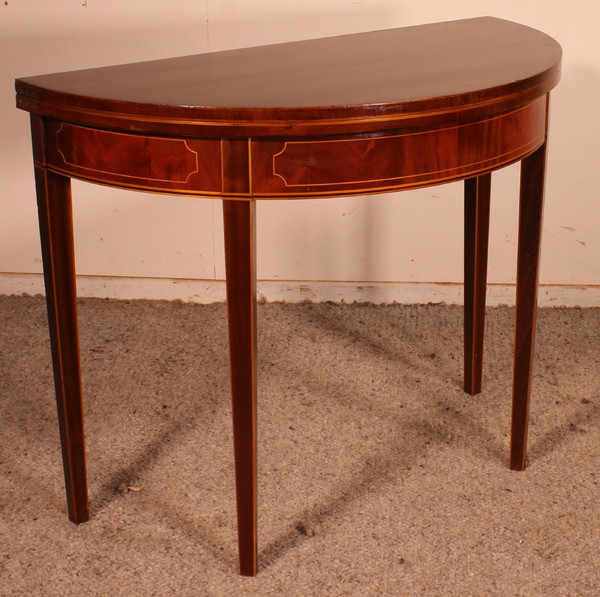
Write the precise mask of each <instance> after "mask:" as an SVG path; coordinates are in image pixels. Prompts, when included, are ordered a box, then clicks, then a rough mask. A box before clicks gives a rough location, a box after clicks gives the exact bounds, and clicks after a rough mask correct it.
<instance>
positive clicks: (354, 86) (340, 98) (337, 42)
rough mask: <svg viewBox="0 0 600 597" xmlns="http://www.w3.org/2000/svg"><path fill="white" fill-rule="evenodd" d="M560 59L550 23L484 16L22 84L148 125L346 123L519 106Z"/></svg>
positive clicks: (107, 116) (114, 120)
mask: <svg viewBox="0 0 600 597" xmlns="http://www.w3.org/2000/svg"><path fill="white" fill-rule="evenodd" d="M560 60H561V48H560V46H559V45H558V44H557V43H556V42H555V41H554V40H553V39H552V38H551V37H549V36H547V35H545V34H544V33H541V32H539V31H537V30H535V29H531V28H529V27H526V26H523V25H518V24H516V23H512V22H509V21H504V20H501V19H497V18H491V17H482V18H477V19H467V20H460V21H451V22H448V23H437V24H430V25H419V26H414V27H406V28H400V29H388V30H382V31H375V32H369V33H357V34H352V35H343V36H339V37H331V38H325V39H316V40H308V41H298V42H291V43H285V44H277V45H271V46H262V47H255V48H245V49H240V50H227V51H223V52H213V53H208V54H199V55H195V56H186V57H180V58H169V59H164V60H154V61H150V62H142V63H136V64H126V65H122V66H109V67H106V68H93V69H87V70H81V71H73V72H67V73H59V74H51V75H42V76H37V77H28V78H22V79H19V80H18V81H17V92H18V98H19V99H18V101H19V105H20V106H22V107H24V108H26V109H28V110H29V111H30V112H33V113H37V114H44V115H47V116H56V117H59V118H61V119H67V120H69V121H71V122H81V123H85V124H95V125H108V126H116V127H118V128H121V127H124V128H127V129H129V130H137V131H145V132H151V131H156V130H159V131H160V132H162V133H164V132H166V131H172V132H189V133H195V134H201V135H203V136H204V135H208V136H213V135H220V134H222V133H225V132H226V134H227V135H229V136H246V135H248V134H253V135H254V134H259V135H263V134H283V135H289V134H293V133H319V132H335V130H336V129H337V130H340V131H342V132H344V133H349V132H353V131H360V130H363V131H364V130H376V129H381V128H388V129H389V128H393V127H394V125H395V124H398V125H400V124H401V123H402V121H403V120H406V118H409V117H410V118H414V117H415V116H416V115H419V116H425V115H430V116H431V115H434V114H435V113H438V114H437V115H438V116H439V115H440V114H439V113H446V114H448V113H450V114H451V113H452V112H453V111H454V109H455V108H461V109H462V110H464V109H466V108H467V107H468V108H469V109H474V108H476V107H480V108H485V106H487V105H489V104H498V103H502V105H503V107H504V108H506V109H508V108H511V107H515V106H518V105H522V103H523V101H524V100H527V99H531V98H533V97H539V96H540V95H543V94H544V93H546V92H547V91H549V90H550V89H552V87H554V86H555V85H556V83H557V82H558V79H559V75H560ZM340 120H341V121H342V122H339V121H340ZM438 122H439V120H438ZM336 124H337V125H338V126H337V127H336ZM339 125H341V127H340V126H339ZM225 129H226V130H225Z"/></svg>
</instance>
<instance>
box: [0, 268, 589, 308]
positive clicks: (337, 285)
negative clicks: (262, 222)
mask: <svg viewBox="0 0 600 597" xmlns="http://www.w3.org/2000/svg"><path fill="white" fill-rule="evenodd" d="M77 292H78V294H79V296H82V297H99V298H113V299H154V300H180V301H184V302H194V303H214V302H221V301H224V300H225V282H224V281H222V280H192V279H175V278H129V277H109V276H78V277H77ZM0 294H17V295H18V294H30V295H34V294H44V279H43V276H42V275H41V274H8V273H7V274H0ZM258 298H259V300H262V301H267V302H274V301H285V302H289V303H297V302H301V301H310V302H324V301H332V302H345V303H352V302H355V301H356V302H371V303H378V304H385V303H403V304H418V303H447V304H457V305H461V304H462V303H463V286H462V284H458V283H431V282H335V281H331V282H328V281H287V280H286V281H282V280H261V281H259V282H258ZM514 303H515V286H514V284H488V287H487V299H486V304H487V305H489V306H495V305H514ZM538 304H539V305H540V306H542V307H548V306H556V307H600V286H598V285H589V286H575V285H550V284H548V285H545V284H542V285H540V289H539V299H538Z"/></svg>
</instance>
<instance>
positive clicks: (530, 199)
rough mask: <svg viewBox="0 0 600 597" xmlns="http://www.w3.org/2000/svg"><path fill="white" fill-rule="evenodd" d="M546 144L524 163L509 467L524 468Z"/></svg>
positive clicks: (518, 252) (518, 250)
mask: <svg viewBox="0 0 600 597" xmlns="http://www.w3.org/2000/svg"><path fill="white" fill-rule="evenodd" d="M545 170H546V143H545V142H544V144H543V145H542V146H541V147H540V148H539V149H537V150H536V151H535V152H533V153H532V154H531V155H529V156H528V157H526V158H525V159H524V160H522V162H521V189H520V200H519V240H518V249H517V304H516V322H515V354H514V370H513V401H512V424H511V449H510V468H511V469H513V470H523V469H524V468H525V455H526V448H527V427H528V419H529V399H530V395H531V371H532V364H533V345H534V339H535V320H536V311H537V291H538V276H539V267H540V248H541V240H542V215H543V203H544V178H545Z"/></svg>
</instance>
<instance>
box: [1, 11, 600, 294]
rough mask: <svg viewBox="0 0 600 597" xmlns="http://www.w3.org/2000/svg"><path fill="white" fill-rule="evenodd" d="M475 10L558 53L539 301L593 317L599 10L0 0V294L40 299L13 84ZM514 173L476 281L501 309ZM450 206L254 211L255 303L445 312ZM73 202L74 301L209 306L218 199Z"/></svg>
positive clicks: (27, 158)
mask: <svg viewBox="0 0 600 597" xmlns="http://www.w3.org/2000/svg"><path fill="white" fill-rule="evenodd" d="M484 14H489V15H494V16H499V17H503V18H508V19H512V20H515V21H518V22H521V23H524V24H527V25H531V26H534V27H536V28H538V29H541V30H543V31H545V32H547V33H549V34H550V35H552V36H554V37H555V38H556V39H557V40H558V41H559V42H560V43H561V44H562V46H563V49H564V52H565V58H564V63H563V80H562V82H561V83H560V85H559V87H558V88H557V90H556V91H555V92H554V95H553V101H552V111H551V144H550V153H549V174H548V180H547V194H546V197H547V203H546V206H547V207H546V215H545V226H544V240H543V243H544V244H543V263H542V274H541V282H542V283H543V284H545V285H548V286H547V287H546V288H545V290H544V292H543V293H542V298H544V300H545V301H546V302H549V303H555V304H557V303H558V304H574V303H582V304H597V305H600V289H599V287H600V201H599V200H598V199H599V197H598V191H597V185H596V177H595V173H596V171H597V169H598V165H597V161H598V156H599V154H600V152H599V148H600V117H599V116H598V113H597V106H599V105H600V35H598V23H600V3H598V2H597V0H574V1H573V2H569V3H567V2H564V0H545V1H544V2H541V1H533V0H530V1H526V2H523V0H519V1H517V0H502V1H500V0H497V1H492V0H457V1H456V2H453V3H443V2H439V0H436V1H433V0H420V1H419V2H415V1H409V0H362V1H361V0H326V1H324V0H304V2H291V1H289V0H254V1H252V2H244V1H242V0H169V1H168V2H167V1H166V0H145V1H144V2H141V1H140V0H128V2H123V1H122V0H87V2H85V1H84V0H52V1H48V0H8V2H5V0H0V52H1V55H2V60H1V61H0V81H1V83H2V84H1V85H0V139H1V140H2V142H1V144H0V180H1V181H2V182H1V186H0V293H3V292H4V293H6V292H37V291H39V290H40V288H41V287H42V286H41V278H40V276H39V273H40V271H41V265H40V253H39V242H38V237H37V223H36V212H35V205H34V203H35V199H34V188H33V176H32V170H31V165H30V163H31V155H30V147H29V136H28V135H29V132H28V117H27V115H26V114H25V113H23V112H20V111H18V110H16V109H15V108H14V92H13V79H14V78H15V77H16V76H24V75H32V74H39V73H43V72H53V71H60V70H70V69H76V68H85V67H91V66H98V65H105V64H113V63H120V62H132V61H138V60H145V59H152V58H157V57H162V56H176V55H181V54H190V53H198V52H205V51H216V50H222V49H226V48H232V47H241V46H250V45H258V44H263V43H274V42H279V41H284V40H293V39H303V38H311V37H320V36H326V35H334V34H341V33H349V32H355V31H363V30H372V29H382V28H389V27H397V26H403V25H411V24H417V23H424V22H431V21H441V20H448V19H456V18H463V17H472V16H479V15H484ZM517 177H518V168H517V167H515V166H513V167H509V168H507V169H505V170H504V171H501V172H498V173H496V174H494V186H493V208H492V224H491V226H492V227H491V244H490V271H489V280H490V282H492V283H493V284H495V285H497V286H496V290H494V288H493V287H492V288H491V290H490V292H491V294H493V293H494V292H496V294H497V296H499V297H501V298H500V299H498V300H499V301H500V302H510V301H511V300H512V299H511V296H512V295H511V292H512V289H511V287H510V285H511V284H512V283H513V282H514V271H515V265H514V264H515V251H516V246H515V245H516V209H517V200H516V199H517V197H516V196H517ZM461 193H462V187H461V185H460V184H451V185H446V186H441V187H433V188H430V189H424V190H420V191H415V192H405V193H402V194H390V195H383V196H377V197H362V198H348V199H327V200H320V201H319V200H314V201H313V200H305V201H297V202H281V203H277V202H264V203H262V204H261V205H260V207H259V212H258V217H259V220H258V234H259V240H258V247H259V249H258V258H259V277H260V278H261V279H264V280H266V282H265V283H264V284H263V285H262V287H261V288H262V291H263V293H264V294H265V295H266V296H267V298H269V299H277V298H288V299H292V300H294V299H296V298H301V297H303V296H309V297H313V298H317V299H318V298H333V299H340V298H344V299H346V300H352V299H353V298H357V297H358V298H367V299H369V298H370V299H375V300H378V299H382V300H391V299H395V300H400V301H403V300H405V301H414V300H436V299H439V298H446V299H447V300H455V299H457V300H458V299H459V297H460V283H461V280H462V199H461ZM74 196H75V214H76V241H77V262H78V271H79V272H80V273H81V274H85V276H87V277H84V278H82V279H81V280H80V290H81V292H82V293H84V294H96V295H100V296H104V295H105V296H148V297H156V298H158V297H166V298H176V297H179V298H184V299H187V298H194V299H195V300H211V299H212V298H214V297H217V298H218V297H220V296H221V295H222V285H221V284H220V283H218V282H215V280H219V279H222V278H223V275H224V273H223V250H222V236H221V235H222V230H221V228H220V226H221V206H220V203H219V202H218V201H211V200H206V199H189V198H186V199H183V198H175V197H165V196H158V195H142V194H137V193H132V192H125V191H116V190H111V189H106V188H102V187H97V186H92V185H86V184H83V183H77V182H76V183H74ZM290 280H295V281H301V282H302V286H301V287H300V286H299V285H298V284H288V283H287V282H286V281H290ZM347 282H351V283H347ZM439 283H449V284H447V285H443V286H440V285H439ZM358 286H360V287H361V289H359V290H357V287H358ZM365 287H367V290H365ZM298 288H301V289H302V291H301V292H300V290H298ZM357 293H358V294H357Z"/></svg>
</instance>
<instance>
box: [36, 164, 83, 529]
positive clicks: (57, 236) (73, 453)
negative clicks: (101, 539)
mask: <svg viewBox="0 0 600 597" xmlns="http://www.w3.org/2000/svg"><path fill="white" fill-rule="evenodd" d="M35 180H36V190H37V200H38V214H39V222H40V237H41V244H42V258H43V263H44V281H45V285H46V303H47V307H48V324H49V327H50V343H51V348H52V362H53V366H54V383H55V387H56V403H57V408H58V423H59V429H60V439H61V446H62V457H63V467H64V474H65V488H66V493H67V506H68V510H69V518H70V519H71V520H72V521H73V522H76V523H80V522H85V521H86V520H88V519H89V509H88V492H87V475H86V464H85V442H84V432H83V406H82V399H81V374H80V367H79V336H78V329H77V291H76V286H75V256H74V246H73V218H72V211H71V181H70V179H69V178H66V177H64V176H60V175H58V174H54V173H53V172H49V171H48V170H46V169H45V168H42V167H40V166H38V165H36V166H35Z"/></svg>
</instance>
